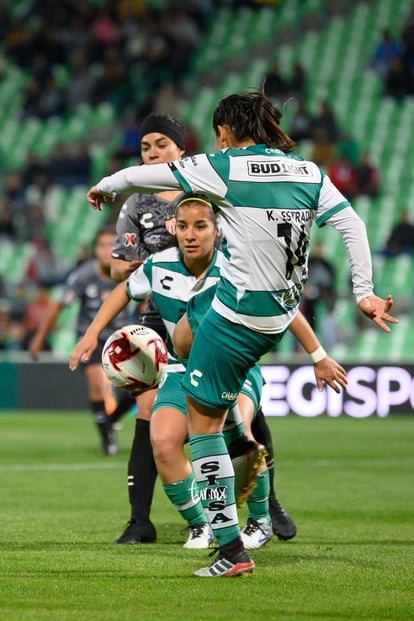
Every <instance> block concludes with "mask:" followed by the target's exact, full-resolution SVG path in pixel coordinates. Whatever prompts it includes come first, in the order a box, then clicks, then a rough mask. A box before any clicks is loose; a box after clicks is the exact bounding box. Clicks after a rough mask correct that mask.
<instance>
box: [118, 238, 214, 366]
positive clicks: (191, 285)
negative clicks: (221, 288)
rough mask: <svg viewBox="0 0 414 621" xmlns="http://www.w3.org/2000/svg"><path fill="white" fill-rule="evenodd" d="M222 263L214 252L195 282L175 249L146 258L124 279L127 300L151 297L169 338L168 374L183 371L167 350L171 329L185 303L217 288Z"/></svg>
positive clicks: (182, 313) (183, 309)
mask: <svg viewBox="0 0 414 621" xmlns="http://www.w3.org/2000/svg"><path fill="white" fill-rule="evenodd" d="M223 262H224V257H223V254H222V252H220V250H217V249H215V250H214V255H213V258H212V260H211V263H210V266H209V268H208V269H207V271H206V272H205V274H204V275H203V276H202V277H201V278H197V277H196V276H194V275H193V274H191V273H190V272H189V271H188V269H187V268H186V266H185V265H184V262H183V260H182V254H181V251H180V250H179V248H176V247H173V248H167V249H166V250H162V251H161V252H156V253H154V254H153V255H151V256H150V257H148V259H146V261H145V262H144V263H143V264H142V265H140V267H139V268H138V269H137V270H135V272H133V274H131V276H130V277H129V279H128V285H127V290H128V295H129V297H130V298H131V299H134V300H142V299H144V298H146V297H148V295H152V296H153V299H154V302H155V304H156V306H157V308H158V311H159V313H160V316H161V319H162V320H163V322H164V324H165V327H166V329H167V332H168V336H169V339H168V342H167V346H168V350H169V354H170V355H169V358H170V360H169V364H170V367H169V370H170V371H171V370H173V371H185V368H184V366H183V365H182V364H181V363H179V361H178V360H177V359H176V358H175V356H174V353H173V348H172V346H171V342H170V339H171V337H172V334H173V332H174V328H175V326H176V325H177V323H178V321H179V320H180V319H181V317H182V316H183V315H184V313H185V312H186V310H187V303H188V301H189V300H190V299H191V298H192V297H193V296H195V295H197V294H198V293H200V292H201V291H205V290H206V289H208V288H209V287H213V286H214V287H215V286H216V285H217V281H218V279H219V278H220V270H221V267H222V265H223Z"/></svg>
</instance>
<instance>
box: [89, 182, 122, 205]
mask: <svg viewBox="0 0 414 621" xmlns="http://www.w3.org/2000/svg"><path fill="white" fill-rule="evenodd" d="M86 200H87V201H88V203H90V204H91V205H92V209H96V210H98V211H102V203H113V202H114V200H115V194H108V193H107V192H100V191H99V190H98V188H97V186H96V185H93V186H92V187H91V188H89V190H88V192H87V194H86Z"/></svg>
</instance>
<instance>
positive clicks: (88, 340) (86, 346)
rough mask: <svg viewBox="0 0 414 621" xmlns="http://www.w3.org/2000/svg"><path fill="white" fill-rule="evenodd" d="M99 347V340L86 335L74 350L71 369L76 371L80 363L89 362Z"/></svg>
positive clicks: (70, 362) (71, 356)
mask: <svg viewBox="0 0 414 621" xmlns="http://www.w3.org/2000/svg"><path fill="white" fill-rule="evenodd" d="M97 346H98V339H97V338H96V337H94V336H89V335H87V334H85V336H84V337H83V338H81V340H80V341H79V343H78V344H77V345H76V346H75V348H74V349H73V351H72V353H71V355H70V357H69V369H70V370H71V371H76V369H77V368H78V366H79V363H80V362H88V360H89V359H90V357H91V355H92V354H93V352H94V351H95V349H96V348H97Z"/></svg>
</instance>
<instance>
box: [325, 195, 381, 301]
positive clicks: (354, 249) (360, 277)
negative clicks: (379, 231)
mask: <svg viewBox="0 0 414 621" xmlns="http://www.w3.org/2000/svg"><path fill="white" fill-rule="evenodd" d="M327 224H330V225H331V226H333V227H334V228H335V229H336V230H337V231H338V232H339V233H340V234H341V235H342V238H343V240H344V244H345V248H346V252H347V254H348V259H349V263H350V266H351V275H352V290H353V294H354V296H355V301H356V303H357V304H358V303H359V302H360V301H361V300H362V299H363V298H366V297H367V296H368V295H372V294H373V292H374V285H373V282H372V260H371V251H370V248H369V243H368V237H367V232H366V228H365V224H364V223H363V221H362V220H361V218H360V217H359V216H358V214H356V213H355V211H354V210H353V209H352V207H345V208H344V209H341V210H340V211H339V212H338V213H336V214H334V215H333V216H331V217H330V218H329V219H328V220H327Z"/></svg>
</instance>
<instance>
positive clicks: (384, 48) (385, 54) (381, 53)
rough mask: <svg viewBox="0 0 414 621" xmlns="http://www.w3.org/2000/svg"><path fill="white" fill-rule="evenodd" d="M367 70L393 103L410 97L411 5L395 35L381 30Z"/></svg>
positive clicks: (413, 82)
mask: <svg viewBox="0 0 414 621" xmlns="http://www.w3.org/2000/svg"><path fill="white" fill-rule="evenodd" d="M371 67H372V69H373V70H374V71H376V72H377V73H378V74H379V75H380V76H381V79H382V82H383V94H384V95H385V96H389V97H393V98H395V99H397V100H400V99H403V98H404V97H407V96H409V95H411V96H412V95H414V3H412V5H411V6H410V8H409V11H408V13H407V15H406V16H405V18H404V20H403V22H402V24H401V25H400V27H399V30H398V32H397V33H393V32H391V30H390V29H389V28H386V27H385V28H383V29H382V30H381V32H380V33H379V37H378V41H377V44H376V46H375V49H374V51H373V57H372V62H371Z"/></svg>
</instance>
